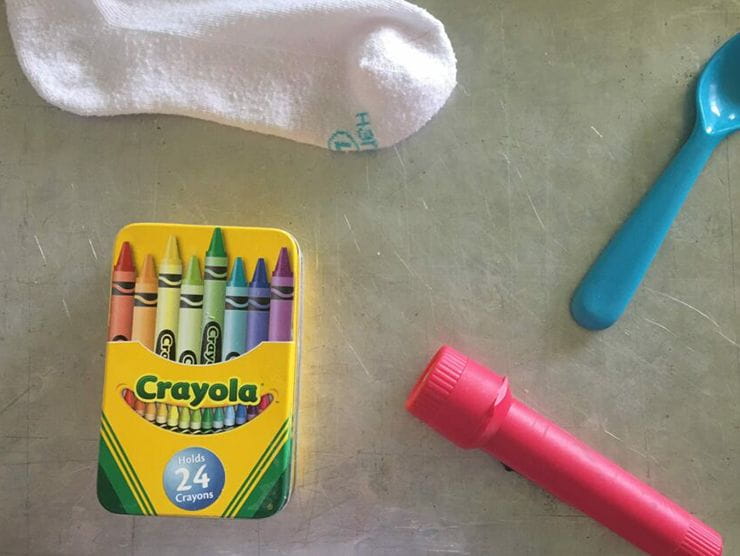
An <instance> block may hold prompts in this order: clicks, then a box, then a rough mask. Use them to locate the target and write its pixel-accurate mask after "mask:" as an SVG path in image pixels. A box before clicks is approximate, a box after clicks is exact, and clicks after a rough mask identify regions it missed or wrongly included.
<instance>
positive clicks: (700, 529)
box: [676, 519, 722, 556]
mask: <svg viewBox="0 0 740 556" xmlns="http://www.w3.org/2000/svg"><path fill="white" fill-rule="evenodd" d="M676 554H677V555H678V556H722V537H721V536H720V534H719V533H717V531H715V530H714V529H712V528H711V527H709V526H708V525H706V524H705V523H702V522H701V521H699V520H698V519H694V520H693V521H692V522H691V525H690V526H689V529H688V531H686V536H684V538H683V542H682V543H681V546H680V547H679V548H678V552H676Z"/></svg>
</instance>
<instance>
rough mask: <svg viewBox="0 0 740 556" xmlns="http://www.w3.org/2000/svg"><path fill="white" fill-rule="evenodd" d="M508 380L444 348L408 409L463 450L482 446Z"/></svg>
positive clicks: (421, 380)
mask: <svg viewBox="0 0 740 556" xmlns="http://www.w3.org/2000/svg"><path fill="white" fill-rule="evenodd" d="M503 384H504V379H503V378H502V377H500V376H499V375H497V374H496V373H494V372H492V371H491V370H489V369H487V368H486V367H484V366H483V365H481V364H479V363H477V362H475V361H473V360H472V359H470V358H469V357H467V356H465V355H463V354H462V353H460V352H459V351H456V350H454V349H453V348H451V347H449V346H442V347H441V348H440V349H439V351H438V352H437V353H436V354H435V356H434V357H433V358H432V360H431V361H430V362H429V365H427V368H426V369H425V370H424V373H423V374H422V375H421V378H419V380H418V382H417V383H416V385H415V386H414V388H413V390H412V391H411V394H410V395H409V397H408V399H407V400H406V409H407V410H408V411H409V412H410V413H411V414H412V415H414V416H415V417H417V418H419V419H421V420H422V421H424V422H425V423H426V424H427V425H429V426H430V427H432V428H433V429H434V430H436V431H437V432H438V433H440V434H441V435H442V436H444V437H446V438H447V439H449V440H451V441H452V442H454V443H455V444H457V445H458V446H460V447H462V448H476V447H479V441H480V432H481V430H482V429H483V428H484V427H485V426H486V424H487V423H488V422H489V421H490V419H491V414H492V410H493V405H494V403H495V401H496V399H497V397H498V394H499V390H500V389H501V386H502V385H503Z"/></svg>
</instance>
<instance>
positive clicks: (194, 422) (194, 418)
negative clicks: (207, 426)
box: [190, 409, 203, 434]
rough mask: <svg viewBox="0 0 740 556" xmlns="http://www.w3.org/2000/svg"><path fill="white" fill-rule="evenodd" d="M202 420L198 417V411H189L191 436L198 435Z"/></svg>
mask: <svg viewBox="0 0 740 556" xmlns="http://www.w3.org/2000/svg"><path fill="white" fill-rule="evenodd" d="M202 426H203V425H202V419H201V416H200V409H191V410H190V431H191V432H192V433H193V434H200V429H201V428H202Z"/></svg>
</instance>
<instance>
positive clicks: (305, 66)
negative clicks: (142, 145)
mask: <svg viewBox="0 0 740 556" xmlns="http://www.w3.org/2000/svg"><path fill="white" fill-rule="evenodd" d="M5 3H6V6H7V12H8V21H9V24H10V30H11V34H12V37H13V42H14V44H15V49H16V52H17V54H18V58H19V59H20V63H21V66H22V67H23V71H24V72H25V73H26V75H27V76H28V78H29V80H30V81H31V83H32V84H33V86H34V87H35V89H36V90H37V91H38V93H39V94H40V95H41V96H42V97H43V98H44V99H46V100H47V101H48V102H50V103H51V104H54V105H55V106H58V107H60V108H63V109H65V110H69V111H71V112H74V113H76V114H82V115H87V116H90V115H92V116H110V115H117V114H133V113H164V114H181V115H186V116H192V117H195V118H202V119H206V120H212V121H215V122H219V123H223V124H227V125H233V126H238V127H241V128H244V129H247V130H251V131H257V132H260V133H268V134H271V135H278V136H280V137H286V138H288V139H293V140H295V141H301V142H303V143H310V144H312V145H319V146H322V147H328V148H330V149H333V150H366V149H374V148H378V147H386V146H390V145H393V144H394V143H396V142H398V141H400V140H402V139H404V138H406V137H408V136H409V135H411V134H412V133H414V132H415V131H417V130H418V129H419V128H420V127H422V126H423V125H424V124H425V123H426V122H428V121H429V119H430V118H431V117H432V116H434V114H436V113H437V111H438V110H439V109H440V108H442V106H443V105H444V103H445V102H446V101H447V98H448V97H449V95H450V93H451V92H452V89H453V88H454V87H455V84H456V60H455V54H454V52H453V50H452V46H451V45H450V41H449V39H448V38H447V35H446V34H445V31H444V27H443V26H442V24H441V23H440V22H439V21H438V20H436V19H435V18H434V17H432V16H431V15H430V14H429V13H428V12H426V11H425V10H423V9H421V8H419V7H417V6H414V5H412V4H409V3H408V2H405V1H403V0H6V2H5Z"/></svg>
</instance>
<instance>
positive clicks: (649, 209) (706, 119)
mask: <svg viewBox="0 0 740 556" xmlns="http://www.w3.org/2000/svg"><path fill="white" fill-rule="evenodd" d="M696 105H697V115H696V124H695V125H694V130H693V131H692V132H691V136H690V137H689V139H688V141H686V144H685V145H684V146H683V147H682V148H681V150H680V151H679V152H678V154H677V155H676V157H675V158H674V159H673V161H672V162H671V163H670V165H669V166H668V168H666V169H665V171H664V172H663V174H662V175H661V176H660V177H659V178H658V181H656V182H655V185H654V186H653V187H652V189H650V191H648V193H647V194H646V195H645V197H643V199H642V201H641V202H640V204H639V205H638V206H637V208H636V209H635V211H634V212H633V213H632V214H631V215H630V217H629V218H628V219H627V220H626V221H625V223H624V224H622V227H621V228H620V229H619V231H617V233H616V234H614V237H612V239H611V241H610V242H609V244H608V245H607V246H606V247H605V248H604V250H603V251H602V252H601V254H600V255H599V257H598V258H597V259H596V262H594V264H593V266H592V267H591V268H590V270H589V271H588V273H587V274H586V276H584V278H583V280H582V281H581V283H580V285H579V286H578V288H577V289H576V291H575V293H574V294H573V299H572V300H571V305H570V310H571V313H572V315H573V318H574V319H575V320H576V322H577V323H578V324H580V325H581V326H583V327H584V328H588V329H589V330H602V329H604V328H607V327H609V326H611V325H612V324H614V323H615V322H616V321H617V319H619V317H620V316H622V313H623V312H624V310H625V309H626V308H627V305H628V304H629V302H630V299H632V296H633V295H634V293H635V291H637V288H638V287H639V285H640V282H642V279H643V278H644V276H645V274H646V272H647V270H648V268H649V267H650V263H652V262H653V259H654V258H655V255H656V254H657V253H658V251H659V250H660V246H661V245H662V244H663V240H664V239H665V237H666V235H667V234H668V230H669V228H670V227H671V224H672V223H673V220H675V218H676V216H677V215H678V213H679V211H680V210H681V206H682V205H683V203H684V201H685V200H686V197H687V195H688V194H689V191H691V187H692V186H693V185H694V182H695V181H696V179H697V178H698V177H699V174H700V173H701V171H702V169H703V168H704V166H705V165H706V163H707V161H708V160H709V158H710V157H711V156H712V151H714V149H715V147H717V145H719V143H720V142H721V141H722V139H724V138H725V137H727V136H728V135H730V134H732V133H733V132H735V131H737V130H738V129H740V33H738V34H737V35H735V36H734V37H733V38H731V39H730V40H729V41H727V42H726V43H725V44H724V46H722V48H720V49H719V50H718V51H717V52H716V53H715V54H714V56H713V57H712V59H711V60H709V63H708V64H707V65H706V67H705V68H704V71H703V72H702V74H701V77H700V78H699V84H698V86H697V88H696Z"/></svg>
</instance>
